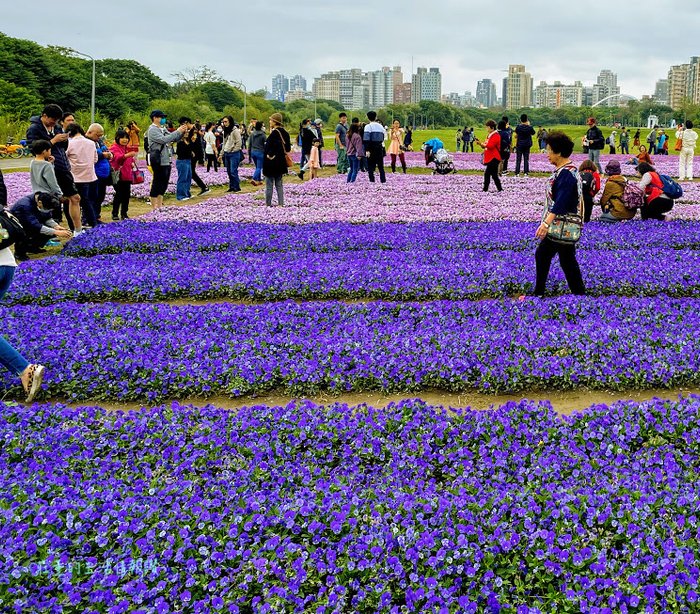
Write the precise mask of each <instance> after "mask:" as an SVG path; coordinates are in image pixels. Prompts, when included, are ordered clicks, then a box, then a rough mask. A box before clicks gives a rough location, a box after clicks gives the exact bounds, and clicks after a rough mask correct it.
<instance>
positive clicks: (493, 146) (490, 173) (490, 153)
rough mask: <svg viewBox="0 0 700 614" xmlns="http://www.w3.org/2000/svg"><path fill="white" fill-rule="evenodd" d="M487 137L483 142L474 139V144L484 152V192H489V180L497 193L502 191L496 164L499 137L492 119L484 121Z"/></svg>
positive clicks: (499, 153)
mask: <svg viewBox="0 0 700 614" xmlns="http://www.w3.org/2000/svg"><path fill="white" fill-rule="evenodd" d="M485 125H486V130H487V131H488V135H487V137H486V141H485V142H483V143H482V142H481V141H480V140H479V139H475V142H476V144H477V145H478V146H479V147H481V148H482V149H483V150H484V164H485V165H486V168H485V169H484V192H488V191H489V185H490V183H491V179H493V182H494V183H495V184H496V189H497V190H498V191H499V192H502V191H503V188H502V187H501V180H500V178H499V177H498V164H499V163H500V161H501V135H500V134H498V132H497V131H496V122H495V121H493V120H492V119H489V120H487V121H486V124H485Z"/></svg>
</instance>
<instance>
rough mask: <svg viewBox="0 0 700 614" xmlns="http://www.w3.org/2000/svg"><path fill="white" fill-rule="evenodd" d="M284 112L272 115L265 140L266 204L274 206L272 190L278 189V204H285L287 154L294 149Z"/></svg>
mask: <svg viewBox="0 0 700 614" xmlns="http://www.w3.org/2000/svg"><path fill="white" fill-rule="evenodd" d="M282 122H283V119H282V114H281V113H273V114H272V115H270V134H269V136H268V137H267V140H266V141H265V159H264V160H263V174H264V175H265V204H266V205H267V206H268V207H271V206H272V191H273V188H274V189H276V190H277V204H278V205H279V206H280V207H282V206H284V187H283V184H282V178H283V177H284V176H285V175H286V174H287V170H288V167H287V161H286V154H287V152H290V151H291V150H292V143H291V141H290V140H289V133H288V132H287V131H286V130H285V129H284V128H283V126H282Z"/></svg>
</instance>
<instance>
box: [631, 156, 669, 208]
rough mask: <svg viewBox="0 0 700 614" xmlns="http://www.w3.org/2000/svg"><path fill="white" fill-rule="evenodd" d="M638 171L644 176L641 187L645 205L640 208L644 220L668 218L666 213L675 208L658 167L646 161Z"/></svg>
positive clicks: (640, 183)
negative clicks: (664, 189) (665, 190)
mask: <svg viewBox="0 0 700 614" xmlns="http://www.w3.org/2000/svg"><path fill="white" fill-rule="evenodd" d="M637 172H638V173H639V174H640V175H641V176H642V180H641V181H640V182H639V187H640V188H641V189H642V190H644V201H645V204H644V206H643V207H642V208H641V209H640V213H641V214H642V219H643V220H659V221H661V222H663V221H664V220H665V219H666V216H665V215H664V214H665V213H668V212H669V211H670V210H671V209H673V200H672V199H671V198H669V197H668V196H666V194H664V191H663V183H662V181H661V178H660V177H659V173H657V172H656V169H655V168H654V167H653V166H652V165H651V164H647V163H646V162H642V163H641V164H640V165H639V166H638V167H637Z"/></svg>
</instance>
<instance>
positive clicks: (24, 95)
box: [0, 79, 41, 118]
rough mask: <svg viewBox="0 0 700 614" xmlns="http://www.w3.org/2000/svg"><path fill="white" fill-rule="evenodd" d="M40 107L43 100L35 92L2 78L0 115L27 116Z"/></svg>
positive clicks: (0, 84) (0, 80)
mask: <svg viewBox="0 0 700 614" xmlns="http://www.w3.org/2000/svg"><path fill="white" fill-rule="evenodd" d="M40 108H41V101H40V100H39V97H38V96H37V95H36V94H35V93H34V92H32V91H30V90H28V89H27V88H26V87H20V86H17V85H15V84H14V83H8V82H7V81H5V80H3V79H0V115H8V116H11V117H17V118H20V117H22V118H26V117H29V116H31V115H32V114H33V113H36V112H37V109H40Z"/></svg>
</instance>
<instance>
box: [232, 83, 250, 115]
mask: <svg viewBox="0 0 700 614" xmlns="http://www.w3.org/2000/svg"><path fill="white" fill-rule="evenodd" d="M229 83H231V84H232V85H235V86H236V87H239V88H241V89H242V90H243V124H244V125H246V126H247V125H248V90H247V88H246V86H245V85H243V82H242V81H229Z"/></svg>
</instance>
